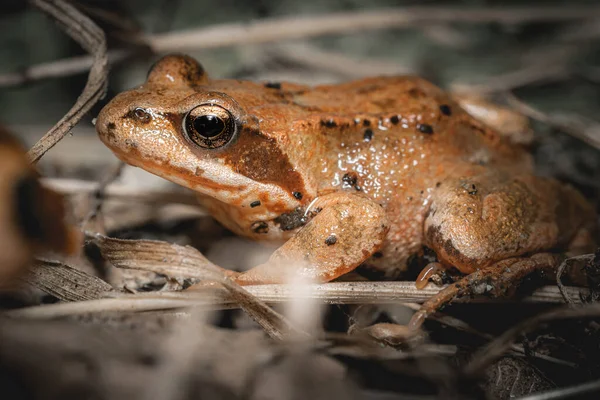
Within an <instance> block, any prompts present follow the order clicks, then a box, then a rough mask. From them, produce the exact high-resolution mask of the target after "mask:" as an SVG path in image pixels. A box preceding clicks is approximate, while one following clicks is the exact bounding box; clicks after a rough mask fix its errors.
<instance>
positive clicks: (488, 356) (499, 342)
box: [463, 303, 600, 376]
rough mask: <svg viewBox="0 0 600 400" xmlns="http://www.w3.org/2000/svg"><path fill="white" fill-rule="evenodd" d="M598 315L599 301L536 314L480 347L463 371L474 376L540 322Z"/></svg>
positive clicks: (599, 309)
mask: <svg viewBox="0 0 600 400" xmlns="http://www.w3.org/2000/svg"><path fill="white" fill-rule="evenodd" d="M597 317H600V303H590V304H585V305H582V306H579V307H576V308H575V307H572V306H569V307H562V308H559V309H558V310H551V311H548V312H545V313H543V314H539V315H536V316H535V317H533V318H530V319H528V320H526V321H524V322H522V323H520V324H518V325H516V326H515V327H513V328H511V329H509V330H508V331H506V332H504V333H503V334H502V335H500V336H498V337H497V338H496V339H494V340H493V341H491V342H490V343H488V344H487V345H486V346H484V347H482V348H481V349H479V351H477V353H476V354H475V355H473V357H472V359H471V361H470V362H469V363H468V364H467V365H466V367H465V368H464V371H463V372H464V373H465V374H466V375H467V376H474V375H477V374H479V373H481V372H482V371H485V369H486V368H487V367H488V366H490V365H491V364H493V363H494V362H495V361H496V360H497V359H498V358H500V357H501V356H502V354H504V353H505V352H506V351H507V350H509V349H510V348H511V346H512V344H513V342H514V341H515V340H516V338H517V337H518V336H520V335H522V334H525V333H527V332H531V331H532V330H533V329H535V328H536V327H538V326H539V325H541V324H542V323H545V322H549V321H555V320H562V319H577V320H580V319H582V318H597Z"/></svg>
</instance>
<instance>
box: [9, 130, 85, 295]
mask: <svg viewBox="0 0 600 400" xmlns="http://www.w3.org/2000/svg"><path fill="white" fill-rule="evenodd" d="M64 217H65V210H64V204H63V199H62V197H61V196H60V195H58V194H57V193H54V192H52V191H51V190H48V189H46V188H44V187H42V186H41V185H40V183H39V181H38V174H37V171H35V169H34V168H33V167H32V165H31V164H30V162H29V160H28V159H27V155H26V154H25V150H24V149H23V147H22V146H21V144H20V143H19V142H18V141H17V140H16V139H15V138H14V137H13V136H12V135H11V134H10V133H9V132H8V131H7V130H6V129H5V128H3V127H2V126H0V289H5V288H7V287H10V286H11V284H12V283H13V282H14V280H15V278H17V277H18V276H19V275H21V274H23V273H24V272H25V271H26V270H27V267H28V266H29V264H30V263H31V261H32V260H33V255H34V253H35V252H39V251H47V250H53V251H56V252H66V253H70V252H73V251H75V249H76V248H77V246H78V244H79V241H78V236H79V235H78V234H77V233H76V232H75V230H73V229H72V228H70V227H69V226H68V225H67V224H66V223H65V221H64Z"/></svg>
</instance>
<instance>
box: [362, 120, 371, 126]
mask: <svg viewBox="0 0 600 400" xmlns="http://www.w3.org/2000/svg"><path fill="white" fill-rule="evenodd" d="M363 126H371V121H369V120H368V119H365V120H364V121H363Z"/></svg>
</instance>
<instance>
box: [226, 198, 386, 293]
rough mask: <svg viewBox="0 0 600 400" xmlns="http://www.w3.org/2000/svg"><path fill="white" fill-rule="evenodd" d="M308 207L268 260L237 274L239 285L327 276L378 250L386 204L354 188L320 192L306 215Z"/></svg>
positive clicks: (334, 275) (326, 278)
mask: <svg viewBox="0 0 600 400" xmlns="http://www.w3.org/2000/svg"><path fill="white" fill-rule="evenodd" d="M311 213H316V214H315V215H314V217H312V219H311V220H310V221H309V222H308V223H307V224H306V225H305V226H303V227H302V228H300V229H299V230H298V232H296V234H295V235H294V236H292V237H291V238H290V239H289V240H288V241H287V242H286V243H284V244H283V245H282V246H281V247H280V248H278V249H277V250H276V251H275V252H274V253H273V255H272V256H271V257H270V258H269V260H268V261H267V262H266V263H264V264H261V265H258V266H256V267H254V268H252V269H250V270H248V271H246V272H244V273H242V274H240V275H238V276H237V277H236V278H235V280H236V281H237V282H238V283H239V284H241V285H251V284H265V283H284V282H288V281H290V280H293V279H298V278H299V279H303V280H307V281H311V282H328V281H331V280H332V279H335V278H337V277H339V276H341V275H343V274H345V273H347V272H350V271H352V270H353V269H355V268H356V267H358V266H359V265H360V264H361V263H363V262H364V261H365V260H366V259H367V258H369V257H370V256H371V255H372V254H373V253H374V252H376V251H377V250H378V249H379V248H380V247H381V245H382V243H383V240H384V239H385V236H386V234H387V231H388V229H389V228H388V222H387V218H386V213H385V210H384V208H383V207H382V206H380V205H379V204H377V203H375V202H374V201H372V200H370V199H368V198H367V197H364V196H361V195H357V194H349V193H343V192H340V193H332V194H329V195H326V196H322V197H319V198H317V199H316V200H315V201H314V202H313V203H312V204H311V206H310V209H309V210H307V215H310V214H311Z"/></svg>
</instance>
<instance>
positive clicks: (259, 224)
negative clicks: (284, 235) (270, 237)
mask: <svg viewBox="0 0 600 400" xmlns="http://www.w3.org/2000/svg"><path fill="white" fill-rule="evenodd" d="M250 229H252V232H254V233H269V225H268V224H267V223H266V222H264V221H256V222H254V223H253V224H252V225H251V226H250Z"/></svg>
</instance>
